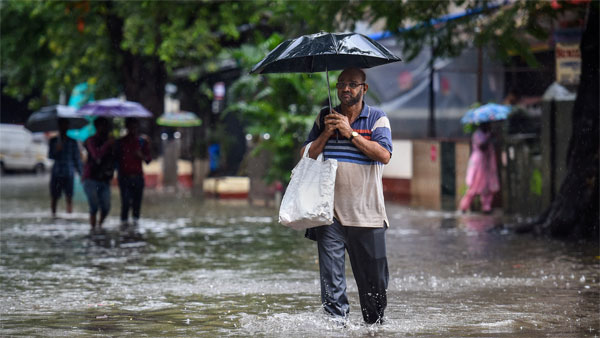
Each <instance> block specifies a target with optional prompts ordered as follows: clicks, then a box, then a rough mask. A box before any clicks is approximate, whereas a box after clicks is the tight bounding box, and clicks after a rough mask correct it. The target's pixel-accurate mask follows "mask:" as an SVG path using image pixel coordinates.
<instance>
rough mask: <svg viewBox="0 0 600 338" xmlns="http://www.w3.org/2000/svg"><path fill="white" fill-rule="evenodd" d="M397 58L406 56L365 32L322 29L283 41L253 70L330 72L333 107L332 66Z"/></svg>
mask: <svg viewBox="0 0 600 338" xmlns="http://www.w3.org/2000/svg"><path fill="white" fill-rule="evenodd" d="M397 61H402V59H400V57H398V56H396V55H394V54H392V52H390V51H389V50H388V49H387V48H385V47H384V46H382V45H380V44H379V43H377V42H375V41H373V40H372V39H371V38H369V37H366V36H364V35H362V34H359V33H326V32H321V33H317V34H311V35H303V36H301V37H298V38H295V39H290V40H286V41H284V42H282V43H281V44H279V45H278V46H277V47H275V49H273V50H272V51H271V52H270V53H269V54H267V56H266V57H265V58H264V59H262V60H261V61H260V62H259V63H257V64H256V65H255V66H254V67H253V68H252V70H251V71H250V73H251V74H264V73H315V72H327V87H328V88H329V92H328V93H329V110H331V88H330V86H329V71H330V70H341V69H346V68H371V67H375V66H380V65H384V64H387V63H392V62H397Z"/></svg>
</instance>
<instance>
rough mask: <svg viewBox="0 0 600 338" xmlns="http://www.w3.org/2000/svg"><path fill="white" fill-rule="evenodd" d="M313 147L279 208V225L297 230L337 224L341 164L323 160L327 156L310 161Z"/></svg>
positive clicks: (294, 175) (293, 174) (297, 169)
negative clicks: (335, 207) (336, 198)
mask: <svg viewBox="0 0 600 338" xmlns="http://www.w3.org/2000/svg"><path fill="white" fill-rule="evenodd" d="M310 145H311V143H309V144H307V145H306V148H305V149H304V155H303V156H302V158H301V159H300V162H298V164H297V165H296V167H295V168H294V169H293V170H292V177H291V180H290V184H289V185H288V187H287V189H286V191H285V194H284V195H283V199H282V200H281V207H280V208H279V223H281V224H283V225H285V226H288V227H290V228H292V229H296V230H302V229H307V228H312V227H316V226H320V225H325V224H331V223H333V197H334V196H333V195H334V190H335V173H336V171H337V166H338V164H337V160H333V159H330V160H323V153H321V154H319V156H318V157H317V159H316V160H313V159H312V158H310V157H308V149H309V148H310Z"/></svg>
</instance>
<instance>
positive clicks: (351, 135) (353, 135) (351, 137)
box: [348, 131, 358, 142]
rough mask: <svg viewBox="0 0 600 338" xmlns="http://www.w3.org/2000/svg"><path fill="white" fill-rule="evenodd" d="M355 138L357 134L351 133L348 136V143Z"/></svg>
mask: <svg viewBox="0 0 600 338" xmlns="http://www.w3.org/2000/svg"><path fill="white" fill-rule="evenodd" d="M356 136H358V133H357V132H355V131H353V132H352V134H350V138H349V139H348V141H350V142H352V139H353V138H355V137H356Z"/></svg>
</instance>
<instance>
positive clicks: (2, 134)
mask: <svg viewBox="0 0 600 338" xmlns="http://www.w3.org/2000/svg"><path fill="white" fill-rule="evenodd" d="M51 166H52V161H51V160H50V159H48V144H47V142H46V140H45V138H44V137H43V135H34V134H32V133H31V132H30V131H29V130H27V129H25V128H24V127H23V126H20V125H15V124H0V168H1V170H2V172H5V171H6V170H19V171H21V170H26V171H34V172H36V173H42V172H44V171H45V170H48V169H50V167H51Z"/></svg>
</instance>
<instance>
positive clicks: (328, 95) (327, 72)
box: [325, 63, 340, 143]
mask: <svg viewBox="0 0 600 338" xmlns="http://www.w3.org/2000/svg"><path fill="white" fill-rule="evenodd" d="M325 73H326V74H327V97H328V98H329V112H330V113H331V86H330V85H329V70H328V69H327V63H325ZM339 139H340V131H339V130H336V131H335V142H336V143H337V142H338V141H339Z"/></svg>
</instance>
